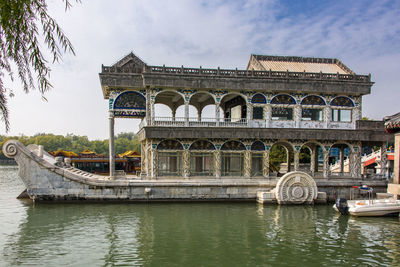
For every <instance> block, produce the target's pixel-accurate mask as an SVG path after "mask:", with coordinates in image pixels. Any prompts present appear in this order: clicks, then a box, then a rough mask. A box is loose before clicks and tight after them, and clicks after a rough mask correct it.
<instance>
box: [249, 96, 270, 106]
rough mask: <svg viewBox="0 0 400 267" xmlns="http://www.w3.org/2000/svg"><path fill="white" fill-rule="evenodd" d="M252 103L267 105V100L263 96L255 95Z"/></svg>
mask: <svg viewBox="0 0 400 267" xmlns="http://www.w3.org/2000/svg"><path fill="white" fill-rule="evenodd" d="M251 103H256V104H265V103H267V99H266V98H265V96H264V95H263V94H255V95H254V96H253V98H252V99H251Z"/></svg>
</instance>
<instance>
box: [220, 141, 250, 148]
mask: <svg viewBox="0 0 400 267" xmlns="http://www.w3.org/2000/svg"><path fill="white" fill-rule="evenodd" d="M221 150H246V147H245V146H244V145H243V143H241V142H239V141H235V140H232V141H229V142H226V143H224V144H223V145H222V147H221Z"/></svg>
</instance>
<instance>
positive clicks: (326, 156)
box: [323, 148, 329, 178]
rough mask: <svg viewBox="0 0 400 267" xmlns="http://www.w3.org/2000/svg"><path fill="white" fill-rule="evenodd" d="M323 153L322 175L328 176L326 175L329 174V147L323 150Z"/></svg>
mask: <svg viewBox="0 0 400 267" xmlns="http://www.w3.org/2000/svg"><path fill="white" fill-rule="evenodd" d="M325 149H326V148H325ZM323 154H324V169H323V177H324V178H328V175H329V148H328V150H327V151H323Z"/></svg>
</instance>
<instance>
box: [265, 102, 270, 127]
mask: <svg viewBox="0 0 400 267" xmlns="http://www.w3.org/2000/svg"><path fill="white" fill-rule="evenodd" d="M271 121H272V108H271V105H270V104H267V105H266V106H265V127H266V128H271Z"/></svg>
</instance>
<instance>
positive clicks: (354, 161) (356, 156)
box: [349, 147, 361, 178]
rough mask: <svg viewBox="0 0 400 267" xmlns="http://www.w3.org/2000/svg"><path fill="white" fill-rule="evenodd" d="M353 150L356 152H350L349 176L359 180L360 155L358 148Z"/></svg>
mask: <svg viewBox="0 0 400 267" xmlns="http://www.w3.org/2000/svg"><path fill="white" fill-rule="evenodd" d="M353 149H354V150H356V151H351V152H350V160H349V164H350V166H349V167H350V176H351V177H353V178H361V153H360V151H359V149H358V147H356V148H353Z"/></svg>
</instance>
